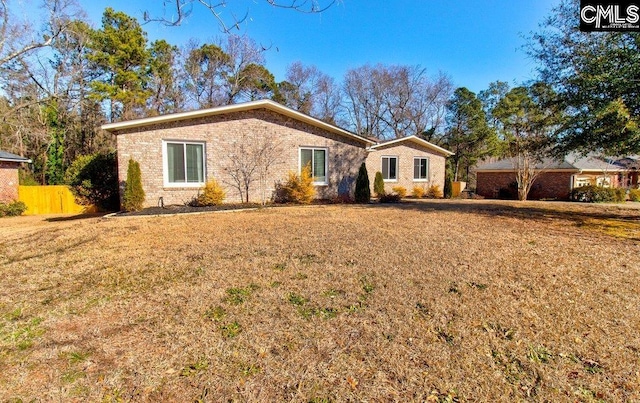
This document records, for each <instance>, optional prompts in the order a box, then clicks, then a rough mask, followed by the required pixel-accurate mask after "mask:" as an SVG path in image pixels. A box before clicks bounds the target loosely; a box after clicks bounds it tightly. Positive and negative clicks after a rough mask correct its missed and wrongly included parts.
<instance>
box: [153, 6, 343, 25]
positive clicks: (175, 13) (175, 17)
mask: <svg viewBox="0 0 640 403" xmlns="http://www.w3.org/2000/svg"><path fill="white" fill-rule="evenodd" d="M263 1H264V2H265V3H267V4H268V5H270V6H273V7H277V8H283V9H290V10H295V11H298V12H301V13H306V14H315V13H321V12H323V11H325V10H327V9H328V8H329V7H331V6H332V5H333V4H335V3H336V1H337V0H286V1H277V0H263ZM194 6H195V7H196V8H201V9H203V10H207V11H209V12H210V13H211V15H212V16H213V18H214V19H215V20H216V21H217V23H218V26H219V28H220V30H221V31H222V32H224V33H231V31H232V30H234V29H235V30H239V29H240V25H241V24H242V23H243V22H245V21H246V20H247V18H248V17H249V10H248V9H245V10H244V11H242V12H241V13H240V14H238V13H235V12H233V11H229V5H228V4H227V1H226V0H215V1H211V0H167V1H164V15H162V16H156V15H152V14H149V12H147V11H145V12H144V15H143V18H144V20H145V21H147V22H151V21H155V22H160V23H161V24H164V25H170V26H177V25H180V24H182V22H184V20H186V19H187V18H189V16H190V15H191V14H192V13H193V11H194ZM225 10H226V13H225Z"/></svg>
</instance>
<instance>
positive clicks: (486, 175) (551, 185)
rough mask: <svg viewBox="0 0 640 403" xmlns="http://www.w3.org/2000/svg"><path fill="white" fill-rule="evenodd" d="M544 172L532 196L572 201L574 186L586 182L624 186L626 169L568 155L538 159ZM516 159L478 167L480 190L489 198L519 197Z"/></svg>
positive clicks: (585, 157)
mask: <svg viewBox="0 0 640 403" xmlns="http://www.w3.org/2000/svg"><path fill="white" fill-rule="evenodd" d="M535 169H537V170H539V171H541V172H540V174H539V175H538V177H537V178H536V180H535V181H534V183H533V186H532V187H531V191H530V192H529V196H528V199H530V200H539V199H556V200H568V199H569V193H570V192H571V190H572V189H574V188H577V187H580V186H585V185H599V186H606V187H609V186H612V187H618V186H620V177H621V174H622V173H623V172H624V171H625V169H624V168H623V167H621V166H620V165H617V164H613V163H609V162H606V161H603V160H602V159H600V158H598V157H595V156H589V155H588V156H581V155H577V154H570V155H567V156H566V157H565V158H564V159H562V160H558V159H551V158H547V159H544V160H543V161H541V162H538V163H537V164H536V166H535ZM515 172H516V171H515V168H514V163H513V160H511V159H503V160H500V161H497V162H493V163H489V164H482V165H479V166H478V167H477V168H476V175H477V178H476V193H477V194H478V195H480V196H483V197H486V198H492V199H496V198H515V197H516V195H517V185H516V176H515Z"/></svg>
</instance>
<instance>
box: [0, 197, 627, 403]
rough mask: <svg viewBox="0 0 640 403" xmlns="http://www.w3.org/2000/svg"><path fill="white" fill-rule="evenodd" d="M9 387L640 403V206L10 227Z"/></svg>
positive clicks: (10, 396)
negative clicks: (638, 207)
mask: <svg viewBox="0 0 640 403" xmlns="http://www.w3.org/2000/svg"><path fill="white" fill-rule="evenodd" d="M0 276H1V280H0V401H32V400H35V401H198V399H199V400H200V401H210V402H218V401H296V402H329V401H433V402H436V401H554V402H556V401H567V402H577V401H583V402H595V401H613V402H618V401H619V402H622V401H629V402H631V401H640V281H639V279H640V210H639V209H633V208H632V209H628V208H621V207H616V206H591V205H576V204H566V203H543V202H537V203H536V202H531V203H517V202H487V201H466V202H465V201H458V202H455V201H436V202H419V203H413V204H402V205H389V206H380V205H375V206H374V205H372V206H365V207H363V206H318V207H308V208H303V207H287V208H276V209H266V210H257V211H244V212H232V213H224V214H220V213H209V214H202V215H179V216H170V217H166V216H165V217H142V218H115V219H105V218H99V217H93V218H83V219H73V220H72V219H65V218H62V219H58V218H51V217H49V218H42V217H17V218H4V219H1V220H0Z"/></svg>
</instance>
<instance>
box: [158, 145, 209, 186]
mask: <svg viewBox="0 0 640 403" xmlns="http://www.w3.org/2000/svg"><path fill="white" fill-rule="evenodd" d="M163 151H164V161H165V162H164V183H165V185H166V186H202V184H204V177H205V174H204V143H193V142H186V141H181V142H179V141H166V142H164V150H163Z"/></svg>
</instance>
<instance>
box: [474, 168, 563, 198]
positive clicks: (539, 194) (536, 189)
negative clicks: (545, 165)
mask: <svg viewBox="0 0 640 403" xmlns="http://www.w3.org/2000/svg"><path fill="white" fill-rule="evenodd" d="M573 175H574V172H543V173H542V174H540V175H539V176H538V178H537V179H536V180H535V182H534V183H533V186H532V187H531V191H530V192H529V197H528V199H530V200H537V199H558V200H567V199H568V198H569V192H570V191H571V177H572V176H573ZM515 181H516V176H515V173H514V172H478V173H477V185H476V193H477V194H478V195H480V196H483V197H486V198H497V197H498V196H499V192H500V189H502V188H504V189H508V188H509V185H510V184H512V183H513V182H515Z"/></svg>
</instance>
